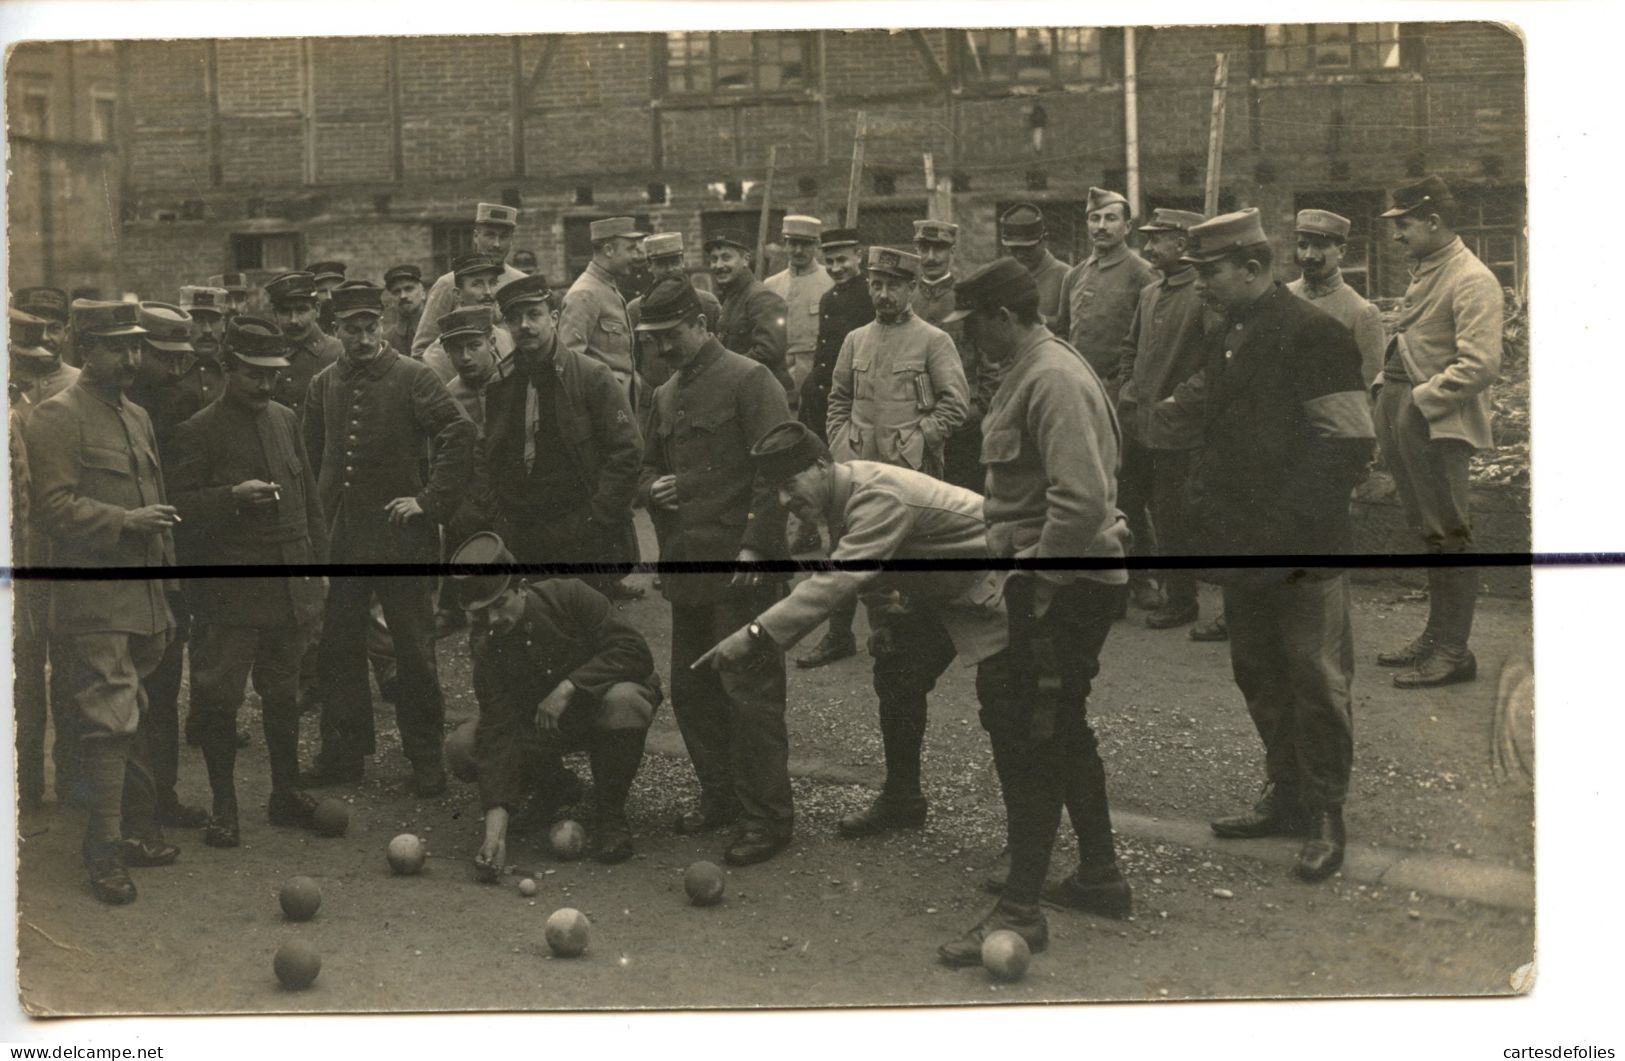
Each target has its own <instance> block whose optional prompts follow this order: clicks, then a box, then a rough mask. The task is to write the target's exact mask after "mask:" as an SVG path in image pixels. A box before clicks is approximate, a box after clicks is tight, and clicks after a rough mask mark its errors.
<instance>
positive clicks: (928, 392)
mask: <svg viewBox="0 0 1625 1061" xmlns="http://www.w3.org/2000/svg"><path fill="white" fill-rule="evenodd" d="M886 397H887V398H888V399H889V400H891V401H894V402H897V403H898V404H899V405H900V406H905V407H911V408H913V409H914V410H915V411H916V412H922V413H923V412H929V411H930V410H931V409H933V408H935V407H936V404H937V395H936V391H935V390H934V389H933V388H932V386H931V373H930V372H928V371H927V370H926V367H925V362H924V361H905V362H903V363H902V364H898V365H893V366H892V370H891V387H890V393H888V394H887V395H886Z"/></svg>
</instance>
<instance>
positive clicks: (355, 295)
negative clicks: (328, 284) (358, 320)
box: [333, 280, 384, 320]
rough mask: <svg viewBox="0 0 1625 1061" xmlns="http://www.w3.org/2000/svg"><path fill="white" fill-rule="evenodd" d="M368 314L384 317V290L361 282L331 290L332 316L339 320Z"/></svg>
mask: <svg viewBox="0 0 1625 1061" xmlns="http://www.w3.org/2000/svg"><path fill="white" fill-rule="evenodd" d="M363 313H370V314H372V315H373V316H375V317H382V316H383V315H384V289H383V288H381V287H375V286H373V285H372V284H369V283H367V282H366V281H363V280H357V281H355V282H354V283H349V284H344V285H343V286H340V287H335V288H334V289H333V316H334V317H337V318H338V319H340V320H344V319H346V318H349V317H356V316H360V315H361V314H363Z"/></svg>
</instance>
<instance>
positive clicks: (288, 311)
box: [265, 272, 344, 413]
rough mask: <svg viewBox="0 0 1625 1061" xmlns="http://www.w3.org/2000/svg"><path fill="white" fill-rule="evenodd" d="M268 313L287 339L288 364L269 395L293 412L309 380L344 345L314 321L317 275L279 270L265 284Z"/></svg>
mask: <svg viewBox="0 0 1625 1061" xmlns="http://www.w3.org/2000/svg"><path fill="white" fill-rule="evenodd" d="M265 295H266V297H267V298H269V299H270V300H271V314H272V316H273V317H274V318H275V322H276V326H277V327H278V328H280V329H282V335H283V337H284V338H285V339H287V341H288V349H287V353H286V355H285V356H286V357H287V359H288V367H287V368H285V369H283V370H282V374H281V375H280V376H278V377H277V384H276V393H275V394H273V395H272V398H273V399H274V400H275V401H277V402H278V403H279V404H282V405H286V406H287V407H288V408H290V409H292V410H293V411H294V412H296V413H297V412H300V411H301V410H302V409H303V408H304V405H305V395H306V394H307V393H309V391H310V381H311V380H313V379H315V378H316V374H317V373H318V372H320V371H321V370H322V369H324V368H326V367H327V366H328V365H331V364H332V363H333V362H335V361H337V360H338V359H339V355H340V354H342V353H344V344H342V343H340V342H339V341H338V340H337V339H335V338H333V336H332V335H331V334H330V333H328V332H324V331H322V328H321V325H320V324H318V323H317V320H316V318H317V316H318V311H317V307H316V278H315V277H314V276H312V275H311V274H310V273H307V272H292V273H282V274H280V275H278V276H276V277H273V278H272V280H271V282H270V283H268V284H266V285H265Z"/></svg>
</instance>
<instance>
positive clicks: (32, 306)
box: [11, 287, 78, 405]
mask: <svg viewBox="0 0 1625 1061" xmlns="http://www.w3.org/2000/svg"><path fill="white" fill-rule="evenodd" d="M11 304H12V305H13V306H15V307H16V308H17V309H20V310H22V311H23V312H24V313H31V314H33V315H34V316H36V317H39V318H40V319H42V320H44V321H45V335H44V337H43V338H42V339H41V340H40V347H41V348H42V349H44V350H48V351H49V352H50V353H51V356H52V357H53V358H55V363H54V364H50V363H48V362H45V361H43V360H42V361H41V362H40V363H39V364H35V365H30V366H29V367H30V368H33V369H35V370H37V371H35V372H31V373H29V374H28V379H29V380H30V382H29V387H30V388H31V389H33V388H36V387H37V388H40V389H47V390H51V393H53V394H54V393H56V391H57V390H61V389H62V388H64V387H66V386H68V384H69V383H71V382H73V381H72V380H71V379H70V380H67V381H66V382H63V383H61V384H60V385H59V386H54V387H53V385H52V384H51V383H50V382H48V381H49V380H50V378H51V377H52V376H53V375H55V374H58V373H60V372H61V371H62V370H63V369H69V368H72V369H73V370H74V371H75V372H76V373H77V372H78V369H77V368H76V367H75V366H74V365H73V363H72V361H71V360H70V359H69V358H68V355H69V353H70V350H69V346H70V345H71V344H70V343H69V341H68V294H67V292H65V291H63V290H62V289H61V288H59V287H23V288H18V290H17V293H16V294H15V295H13V296H12V298H11ZM16 380H17V377H15V376H14V377H13V382H16ZM45 397H49V395H46V396H45ZM45 397H39V396H38V394H37V392H36V394H35V397H34V398H33V399H31V400H32V401H33V402H34V404H36V405H37V404H39V402H42V401H44V400H45Z"/></svg>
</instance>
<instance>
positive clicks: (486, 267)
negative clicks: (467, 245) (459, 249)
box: [451, 251, 502, 280]
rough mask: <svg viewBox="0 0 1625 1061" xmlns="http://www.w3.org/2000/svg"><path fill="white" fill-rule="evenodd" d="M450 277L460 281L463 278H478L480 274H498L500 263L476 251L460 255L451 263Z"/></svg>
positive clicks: (500, 270) (500, 269) (500, 267)
mask: <svg viewBox="0 0 1625 1061" xmlns="http://www.w3.org/2000/svg"><path fill="white" fill-rule="evenodd" d="M451 272H452V275H453V276H455V277H456V278H457V279H459V280H461V279H463V278H464V277H469V276H478V275H480V274H481V273H492V274H500V273H501V272H502V262H500V261H499V260H497V259H496V258H493V257H492V256H491V255H489V254H481V253H479V252H478V251H475V252H472V253H469V254H464V255H461V256H459V257H458V258H457V260H456V261H454V262H452V263H451Z"/></svg>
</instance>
